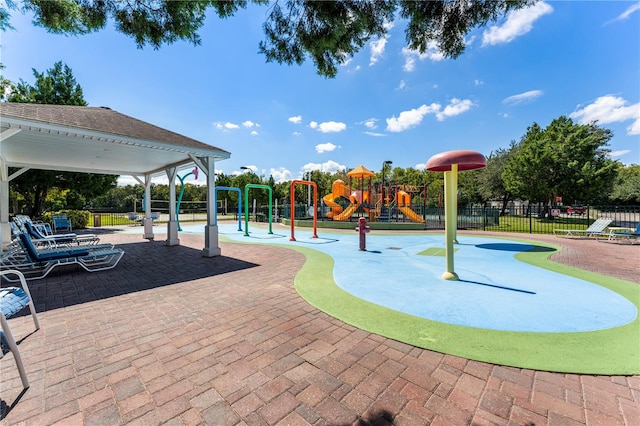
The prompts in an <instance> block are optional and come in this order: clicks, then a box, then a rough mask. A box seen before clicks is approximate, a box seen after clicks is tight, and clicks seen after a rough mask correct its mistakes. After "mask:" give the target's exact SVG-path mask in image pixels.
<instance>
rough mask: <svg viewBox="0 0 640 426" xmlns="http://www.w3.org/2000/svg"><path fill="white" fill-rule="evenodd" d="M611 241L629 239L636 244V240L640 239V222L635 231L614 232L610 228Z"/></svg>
mask: <svg viewBox="0 0 640 426" xmlns="http://www.w3.org/2000/svg"><path fill="white" fill-rule="evenodd" d="M608 240H609V241H629V242H631V244H635V243H636V241H640V222H638V226H636V229H635V231H631V232H614V231H613V230H610V232H609V238H608Z"/></svg>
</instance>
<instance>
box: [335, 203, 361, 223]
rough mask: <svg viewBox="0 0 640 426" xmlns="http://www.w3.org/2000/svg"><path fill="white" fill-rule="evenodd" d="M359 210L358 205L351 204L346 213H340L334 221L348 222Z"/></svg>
mask: <svg viewBox="0 0 640 426" xmlns="http://www.w3.org/2000/svg"><path fill="white" fill-rule="evenodd" d="M356 210H358V205H357V204H353V203H352V204H349V205H348V206H347V208H346V209H344V211H343V212H342V213H340V214H339V215H337V216H334V217H333V220H347V219H349V218H350V217H351V215H352V214H354V213H355V211H356Z"/></svg>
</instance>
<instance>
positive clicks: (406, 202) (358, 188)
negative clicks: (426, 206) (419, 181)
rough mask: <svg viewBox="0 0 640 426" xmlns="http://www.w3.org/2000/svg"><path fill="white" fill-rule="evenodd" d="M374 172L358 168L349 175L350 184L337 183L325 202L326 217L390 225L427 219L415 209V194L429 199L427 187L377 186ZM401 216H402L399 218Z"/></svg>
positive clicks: (323, 199)
mask: <svg viewBox="0 0 640 426" xmlns="http://www.w3.org/2000/svg"><path fill="white" fill-rule="evenodd" d="M374 176H375V173H373V172H372V171H370V170H368V169H367V168H366V167H364V166H358V167H356V168H355V169H353V170H351V171H349V172H348V173H347V177H348V178H349V184H346V183H345V182H344V181H342V180H336V181H334V182H333V184H332V186H331V193H329V194H327V195H325V196H324V197H323V198H322V201H323V202H324V204H325V205H326V206H328V208H329V209H328V211H327V213H326V214H325V216H326V217H327V218H329V219H332V220H334V221H338V222H341V221H345V220H349V219H351V217H352V216H353V215H360V216H366V217H367V219H368V221H369V222H389V221H391V220H396V221H398V220H401V219H407V220H409V221H411V222H417V223H424V221H425V219H424V218H423V217H422V216H420V215H419V214H417V213H416V212H415V211H414V210H413V209H412V208H411V205H412V194H416V193H418V194H422V195H423V198H422V199H423V201H424V200H425V199H426V188H425V187H415V186H407V185H402V186H398V185H388V186H387V185H384V183H383V184H382V185H374V184H373V177H374ZM400 215H401V216H400Z"/></svg>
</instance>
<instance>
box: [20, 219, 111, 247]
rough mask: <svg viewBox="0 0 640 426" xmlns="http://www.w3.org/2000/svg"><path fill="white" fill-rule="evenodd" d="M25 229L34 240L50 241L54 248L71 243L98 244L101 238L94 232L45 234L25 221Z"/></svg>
mask: <svg viewBox="0 0 640 426" xmlns="http://www.w3.org/2000/svg"><path fill="white" fill-rule="evenodd" d="M24 231H25V232H26V233H27V234H29V236H30V237H31V239H32V240H39V241H40V242H42V243H49V244H50V245H52V246H53V247H52V248H55V247H59V246H71V245H83V244H89V245H91V244H98V243H99V242H100V238H99V237H98V236H97V235H94V234H85V235H78V234H73V233H71V234H58V235H44V234H42V233H41V232H40V230H39V229H38V228H37V227H36V226H34V225H33V224H32V223H31V222H25V224H24Z"/></svg>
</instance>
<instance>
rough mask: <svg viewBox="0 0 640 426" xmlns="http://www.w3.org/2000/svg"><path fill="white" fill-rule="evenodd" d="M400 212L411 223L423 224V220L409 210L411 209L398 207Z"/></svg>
mask: <svg viewBox="0 0 640 426" xmlns="http://www.w3.org/2000/svg"><path fill="white" fill-rule="evenodd" d="M398 208H399V209H400V211H401V212H402V213H403V214H404V215H405V216H406V217H408V218H409V220H410V221H411V222H420V223H424V219H423V218H422V217H420V216H418V213H416V212H414V211H413V210H411V207H398Z"/></svg>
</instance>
